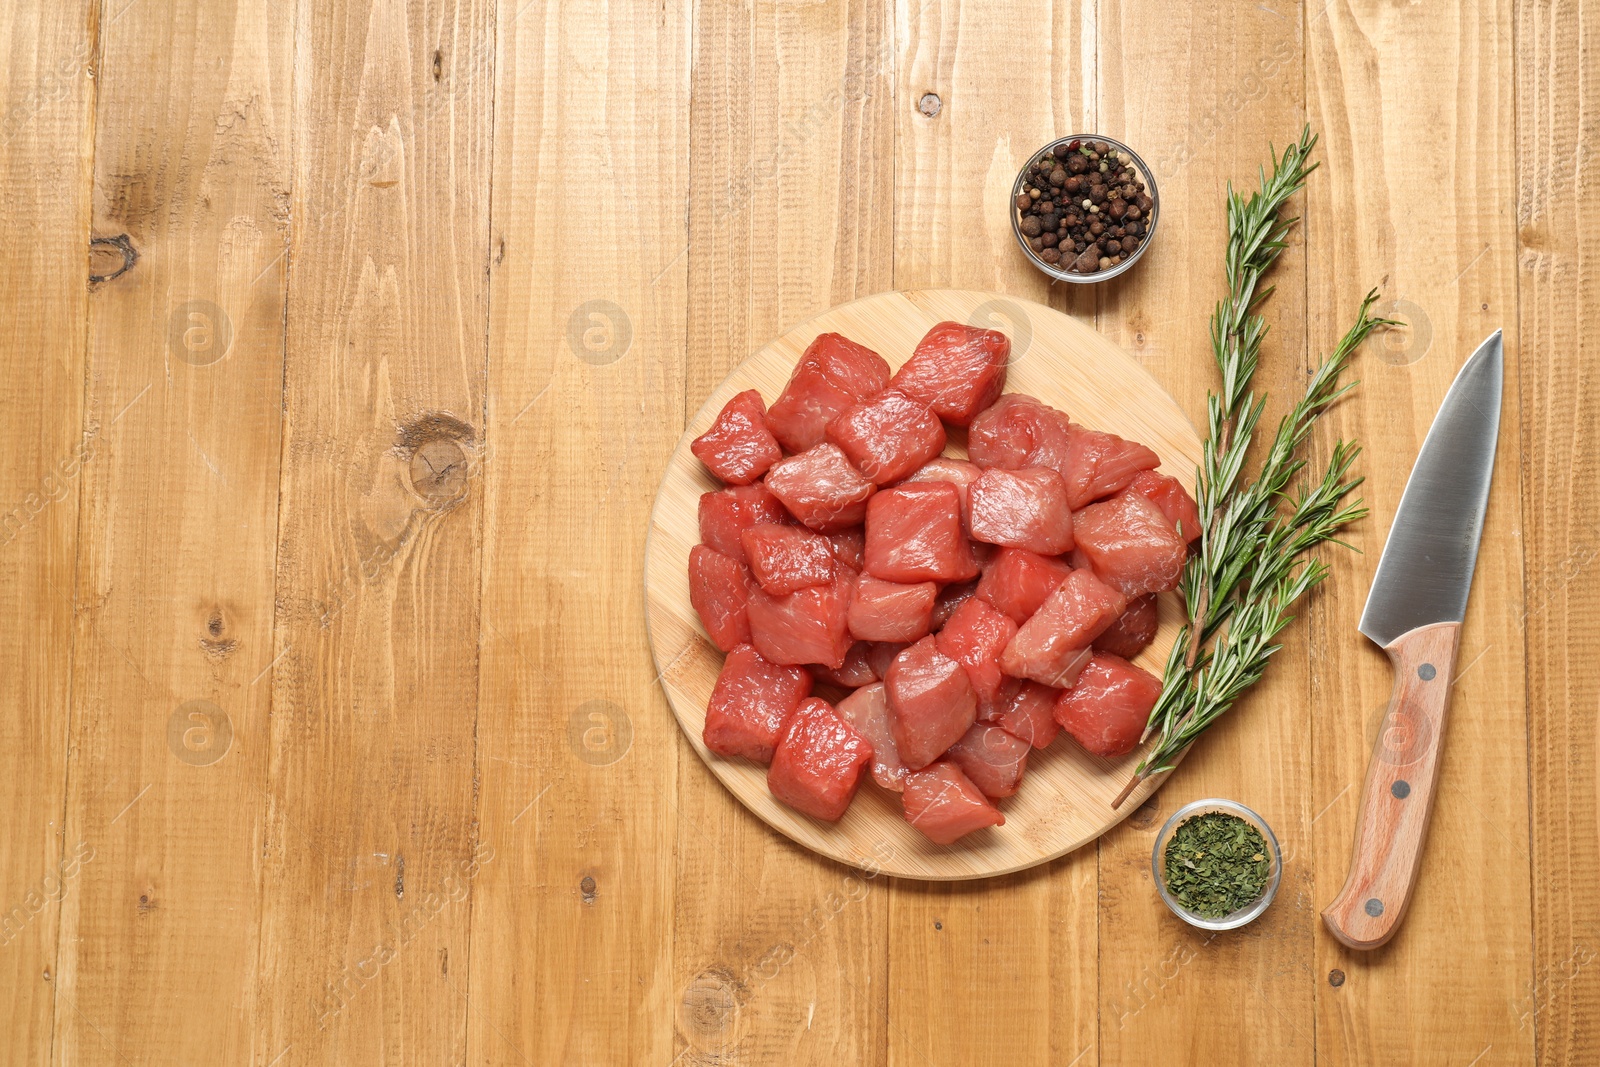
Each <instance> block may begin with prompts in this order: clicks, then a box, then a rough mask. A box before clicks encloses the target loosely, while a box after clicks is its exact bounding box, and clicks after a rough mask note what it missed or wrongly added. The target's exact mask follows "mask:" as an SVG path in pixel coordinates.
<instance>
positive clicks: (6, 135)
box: [0, 0, 99, 1065]
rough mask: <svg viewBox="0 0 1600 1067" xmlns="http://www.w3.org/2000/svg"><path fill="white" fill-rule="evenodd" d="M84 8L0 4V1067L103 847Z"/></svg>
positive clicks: (44, 1031) (49, 1017)
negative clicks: (79, 639)
mask: <svg viewBox="0 0 1600 1067" xmlns="http://www.w3.org/2000/svg"><path fill="white" fill-rule="evenodd" d="M91 8H92V5H90V4H89V3H86V2H78V3H56V2H54V0H48V2H43V3H40V2H19V3H8V4H0V55H3V56H4V57H5V59H4V62H0V188H3V189H4V190H5V196H4V197H0V247H4V248H6V249H7V254H8V256H9V257H10V259H11V262H10V264H9V265H8V268H7V269H6V270H5V271H4V272H0V308H3V309H4V310H5V313H4V315H3V316H0V351H4V352H5V353H6V357H7V373H6V375H5V376H4V382H3V384H0V408H3V409H4V411H5V412H6V418H5V419H4V420H3V421H0V451H3V453H4V455H5V456H6V457H7V458H6V462H5V463H4V464H0V708H4V709H5V713H4V715H3V716H0V988H3V989H5V990H6V995H5V996H4V997H3V998H0V1060H3V1061H4V1062H6V1063H14V1064H30V1065H40V1064H44V1063H47V1062H48V1061H49V1057H50V1035H51V1030H52V1027H53V1025H54V1011H55V1007H54V1004H55V1000H56V985H57V979H58V975H57V967H56V936H57V932H58V928H59V923H60V917H61V902H62V901H63V899H65V898H67V897H69V896H71V895H73V894H76V893H77V892H78V887H79V885H80V879H81V877H82V875H83V868H84V864H85V862H90V863H92V862H93V858H92V857H93V856H94V846H93V845H92V844H89V843H88V842H86V841H80V840H76V839H68V838H67V837H66V834H65V831H64V829H63V827H62V825H61V804H62V796H63V793H64V791H65V788H66V767H67V741H68V734H67V726H68V705H69V695H70V682H71V677H70V670H71V662H72V659H71V650H72V641H73V603H72V582H73V570H74V567H75V565H76V562H77V528H78V494H79V489H80V478H81V475H82V471H83V464H84V462H85V461H86V460H87V459H89V458H90V457H91V456H92V455H93V454H94V451H95V448H96V446H97V445H98V444H99V441H98V440H97V439H96V437H95V435H92V434H90V433H88V432H87V431H86V428H85V425H84V421H83V368H84V348H85V323H86V319H87V315H88V307H87V305H88V298H87V293H86V291H85V287H84V234H85V233H87V232H88V229H89V213H90V209H89V204H90V183H91V181H92V170H91V161H92V159H93V130H94V123H93V106H94V103H93V102H94V91H93V85H94V83H93V81H92V79H91V78H90V77H89V66H90V61H91V59H92V57H93V55H94V51H95V28H94V23H93V20H92V18H91V14H90V12H91Z"/></svg>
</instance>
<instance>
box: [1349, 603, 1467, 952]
mask: <svg viewBox="0 0 1600 1067" xmlns="http://www.w3.org/2000/svg"><path fill="white" fill-rule="evenodd" d="M1460 638H1461V624H1460V623H1458V622H1442V623H1437V624H1435V625H1433V626H1419V627H1417V628H1416V629H1415V630H1411V631H1409V632H1408V633H1404V634H1401V635H1400V636H1399V637H1398V638H1396V639H1395V640H1394V642H1393V643H1392V644H1390V645H1389V646H1388V647H1387V648H1386V649H1384V651H1385V652H1387V653H1389V659H1390V661H1391V662H1392V663H1393V664H1394V693H1393V695H1392V696H1390V698H1389V711H1388V714H1386V715H1385V716H1384V718H1383V725H1382V727H1381V728H1380V729H1379V730H1378V740H1377V743H1376V745H1375V746H1374V747H1373V750H1372V763H1371V764H1370V765H1369V766H1368V768H1367V784H1366V788H1365V791H1364V792H1363V793H1362V794H1361V811H1360V813H1359V814H1358V815H1357V816H1356V841H1355V850H1354V854H1353V855H1352V856H1351V858H1350V876H1349V877H1348V878H1347V879H1345V883H1344V888H1343V889H1341V890H1339V895H1338V896H1337V897H1335V898H1334V899H1333V903H1331V904H1329V905H1328V906H1327V907H1326V908H1324V909H1323V912H1322V919H1323V921H1324V922H1325V923H1327V924H1328V929H1329V931H1331V932H1332V934H1333V936H1334V937H1336V938H1338V939H1339V940H1340V941H1342V942H1344V943H1345V944H1346V945H1349V946H1350V947H1351V948H1360V949H1367V948H1377V947H1378V946H1379V945H1381V944H1383V943H1384V942H1386V941H1388V940H1389V939H1390V938H1391V937H1393V936H1394V934H1395V931H1396V930H1398V929H1399V928H1400V920H1401V919H1403V918H1404V917H1405V914H1406V907H1407V905H1409V904H1410V902H1411V888H1412V884H1413V883H1414V882H1415V881H1416V877H1417V867H1418V866H1419V865H1420V863H1421V861H1422V844H1423V841H1424V840H1425V839H1426V838H1427V835H1428V816H1429V815H1430V814H1431V813H1432V811H1433V792H1434V788H1435V786H1436V785H1437V784H1438V781H1439V754H1440V751H1441V742H1442V740H1443V738H1444V722H1445V715H1444V712H1445V704H1446V703H1447V702H1448V701H1449V699H1450V680H1451V678H1452V677H1453V672H1454V667H1455V660H1456V647H1457V644H1458V643H1459V641H1460Z"/></svg>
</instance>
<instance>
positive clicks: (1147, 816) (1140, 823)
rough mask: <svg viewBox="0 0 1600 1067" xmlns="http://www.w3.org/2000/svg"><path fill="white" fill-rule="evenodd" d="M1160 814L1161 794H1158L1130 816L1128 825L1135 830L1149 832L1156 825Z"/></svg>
mask: <svg viewBox="0 0 1600 1067" xmlns="http://www.w3.org/2000/svg"><path fill="white" fill-rule="evenodd" d="M1160 814H1161V794H1160V793H1156V794H1154V795H1153V796H1151V798H1150V799H1149V800H1147V801H1145V802H1144V803H1143V804H1140V805H1139V806H1138V807H1137V808H1135V809H1134V810H1133V814H1132V815H1130V816H1128V825H1129V826H1131V827H1133V828H1134V829H1135V830H1148V829H1150V827H1152V826H1154V825H1155V824H1156V817H1157V816H1159V815H1160Z"/></svg>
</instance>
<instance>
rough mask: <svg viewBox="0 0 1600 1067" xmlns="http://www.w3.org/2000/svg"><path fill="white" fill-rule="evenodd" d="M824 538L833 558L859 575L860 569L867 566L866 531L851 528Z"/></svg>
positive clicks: (857, 527) (854, 527) (855, 527)
mask: <svg viewBox="0 0 1600 1067" xmlns="http://www.w3.org/2000/svg"><path fill="white" fill-rule="evenodd" d="M825 536H826V537H827V538H828V545H829V547H830V548H832V549H833V558H834V559H836V560H838V561H839V562H840V563H843V564H844V565H845V566H846V567H849V568H850V569H851V570H853V571H855V572H856V573H857V574H860V573H861V568H862V567H865V566H866V565H867V531H865V530H863V529H862V528H861V527H859V526H852V527H850V528H849V529H848V530H839V531H837V532H835V533H831V534H826V535H825Z"/></svg>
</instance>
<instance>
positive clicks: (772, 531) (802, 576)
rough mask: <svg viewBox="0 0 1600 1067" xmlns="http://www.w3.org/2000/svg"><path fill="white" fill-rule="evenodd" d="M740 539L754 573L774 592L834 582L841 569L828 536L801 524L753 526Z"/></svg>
mask: <svg viewBox="0 0 1600 1067" xmlns="http://www.w3.org/2000/svg"><path fill="white" fill-rule="evenodd" d="M739 542H740V543H741V544H742V545H744V555H745V558H746V559H748V560H749V561H750V573H751V574H754V575H755V577H756V581H758V582H760V583H761V588H762V589H763V590H764V591H766V592H768V593H771V594H772V595H773V596H783V595H784V594H786V593H792V592H794V591H795V590H796V589H804V588H806V586H809V585H823V584H826V583H827V582H831V581H833V576H834V571H835V570H837V569H838V561H837V560H835V559H834V558H833V546H832V545H831V544H829V543H828V539H827V538H826V537H823V536H822V535H821V534H815V533H812V532H811V531H810V530H806V529H803V528H801V527H799V526H775V525H773V524H771V523H767V524H765V525H762V526H752V527H750V528H749V529H748V530H746V531H744V533H742V534H740V535H739Z"/></svg>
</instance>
